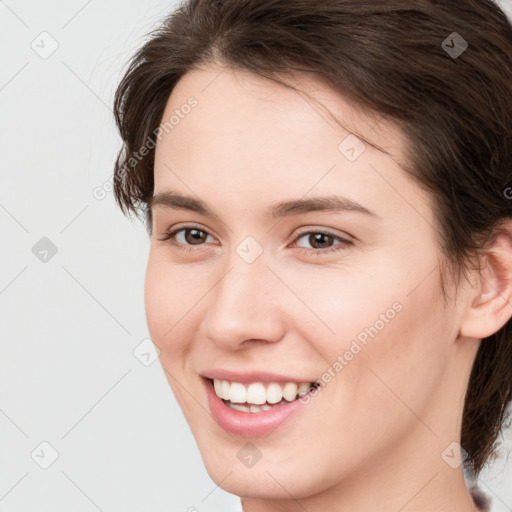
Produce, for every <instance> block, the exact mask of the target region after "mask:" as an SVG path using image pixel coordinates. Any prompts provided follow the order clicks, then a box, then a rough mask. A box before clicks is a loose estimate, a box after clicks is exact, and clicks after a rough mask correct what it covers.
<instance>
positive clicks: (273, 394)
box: [267, 382, 283, 404]
mask: <svg viewBox="0 0 512 512" xmlns="http://www.w3.org/2000/svg"><path fill="white" fill-rule="evenodd" d="M282 399H283V388H282V387H281V386H280V385H279V384H277V383H276V382H272V383H270V384H269V385H268V388H267V402H268V403H269V404H277V402H280V401H281V400H282Z"/></svg>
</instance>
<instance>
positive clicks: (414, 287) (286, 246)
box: [145, 68, 469, 499]
mask: <svg viewBox="0 0 512 512" xmlns="http://www.w3.org/2000/svg"><path fill="white" fill-rule="evenodd" d="M219 72H220V69H217V68H204V69H202V70H197V71H193V72H190V73H188V74H187V75H185V76H184V77H183V78H182V79H181V80H180V82H179V83H178V84H177V86H176V87H175V89H174V90H173V92H172V95H171V97H170V99H169V101H168V104H167V107H166V110H165V114H164V116H163V120H162V122H165V121H167V120H169V119H170V118H171V116H173V115H174V118H173V120H172V121H171V123H172V125H173V128H172V129H169V125H168V128H167V132H168V133H166V132H165V131H162V137H161V140H159V141H158V143H157V148H156V154H155V174H154V176H155V190H154V195H155V199H154V202H153V205H152V213H153V226H152V241H151V249H150V255H149V261H148V266H147V274H146V289H145V293H146V313H147V319H148V325H149V330H150V333H151V336H152V339H153V341H154V342H155V344H156V345H157V346H158V348H159V349H160V352H161V353H160V359H161V363H162V366H163V368H164V370H165V372H166V375H167V377H168V380H169V383H170V385H171V387H172V390H173V392H174V393H175V396H176V398H177V400H178V402H179V404H180V406H181V408H182V410H183V413H184V415H185V417H186V420H187V422H188V423H189V425H190V428H191V430H192V433H193V435H194V437H195V439H196V441H197V444H198V446H199V449H200V451H201V454H202V457H203V460H204V463H205V465H206V468H207V470H208V472H209V473H210V475H211V476H212V478H213V479H214V480H215V481H216V482H218V483H221V482H222V484H221V486H222V487H223V488H224V489H226V490H228V491H229V492H232V493H234V494H237V495H244V496H252V497H276V498H289V497H290V496H293V497H294V498H296V499H299V498H303V497H306V496H311V495H313V494H315V493H321V492H323V491H326V490H328V489H331V488H334V487H336V486H337V485H338V484H340V482H341V481H342V480H347V479H349V478H352V477H354V475H357V474H359V475H362V474H365V475H366V477H367V478H370V475H372V474H373V472H375V471H377V470H380V471H382V469H383V468H384V467H387V468H388V469H389V467H395V468H398V467H400V468H402V469H403V468H406V467H409V466H410V468H411V471H415V472H418V471H424V470H425V468H428V469H430V468H433V467H437V466H436V465H440V464H444V463H443V461H442V458H441V452H442V450H443V449H444V448H445V447H446V444H448V442H449V441H453V440H456V439H457V438H458V435H459V431H460V414H461V411H462V403H463V401H462V397H463V394H464V391H465V384H466V379H467V369H466V368H465V367H463V366H461V365H460V358H461V357H462V356H461V355H460V352H461V349H460V348H457V345H458V344H457V343H456V342H455V340H456V338H457V333H458V324H457V322H458V320H459V316H460V314H459V313H458V312H457V310H456V309H455V308H453V307H450V306H448V307H445V306H444V303H443V299H442V295H441V289H440V279H439V267H438V255H439V253H438V250H437V247H436V245H435V236H436V233H435V229H434V227H433V226H434V218H433V213H432V206H431V204H430V202H429V199H428V197H427V196H426V194H425V193H424V192H422V191H421V190H420V189H419V187H418V186H417V185H416V184H414V183H413V182H412V181H411V180H410V179H409V178H408V177H407V175H406V174H405V172H404V171H403V170H402V169H401V167H400V166H399V165H398V163H397V161H400V158H403V151H404V139H403V137H401V135H400V133H399V132H398V130H397V129H395V128H393V127H392V126H390V125H388V124H387V123H385V122H380V123H378V124H377V119H374V118H371V117H370V116H364V115H363V114H361V113H360V112H358V111H356V110H355V109H352V108H351V105H350V103H349V102H347V101H345V100H343V99H342V98H340V97H339V96H337V95H336V94H335V93H334V92H332V91H330V90H329V89H327V88H326V87H325V86H322V84H321V83H320V82H317V81H315V80H313V79H312V78H308V79H306V78H302V79H301V83H300V84H298V83H296V85H298V87H299V89H301V90H303V91H307V92H308V93H309V94H310V95H311V97H313V98H315V99H317V100H319V101H321V102H322V103H323V104H324V105H326V106H328V107H329V108H330V109H331V111H332V112H334V113H335V114H336V116H337V117H338V119H340V120H342V121H343V122H344V123H346V125H348V126H349V128H353V130H354V131H358V133H359V134H361V135H362V136H365V137H367V138H368V139H369V140H370V141H372V143H373V144H375V145H378V146H380V147H381V148H383V149H385V150H386V152H387V153H389V155H388V154H385V153H384V152H382V151H379V150H377V149H376V148H375V147H373V146H372V145H370V144H368V143H365V144H364V146H363V145H362V144H361V142H360V140H359V139H357V138H355V137H354V136H353V135H350V132H349V131H347V130H345V129H344V128H342V127H340V126H339V125H338V124H336V122H335V121H334V120H333V118H331V117H330V116H329V114H328V113H327V111H326V110H324V109H322V108H321V107H320V106H319V105H318V104H317V103H316V102H314V101H312V100H311V99H308V97H307V96H306V95H304V94H298V93H297V92H295V91H293V90H292V89H288V88H285V87H283V86H281V85H278V84H276V83H274V82H271V81H268V80H266V79H263V78H261V77H257V76H255V75H252V74H248V73H244V72H240V71H239V72H236V73H235V72H233V71H232V70H229V69H224V70H223V71H222V72H220V74H219ZM192 96H193V97H194V99H193V100H190V97H192ZM187 105H189V106H187ZM190 105H193V106H192V107H190ZM179 196H183V197H186V198H188V200H186V201H185V200H183V199H180V198H179ZM320 198H329V200H327V199H320ZM173 232H174V233H175V234H174V236H172V237H171V238H170V239H168V240H166V241H165V240H163V239H164V238H165V237H166V233H173ZM467 360H469V359H467ZM457 365H459V366H457ZM214 378H215V379H217V380H218V381H219V383H218V384H217V388H218V392H219V394H221V396H224V397H228V396H230V397H231V399H232V400H233V401H234V402H236V403H239V404H242V403H245V402H251V403H253V406H252V407H250V404H249V403H247V405H245V406H244V405H240V406H236V405H235V407H237V409H238V410H235V409H233V408H231V407H230V406H228V405H226V400H223V399H221V398H219V397H217V395H216V394H215V391H214V389H213V385H212V379H214ZM220 381H227V382H224V383H221V382H220ZM313 382H318V383H319V384H320V388H318V389H317V390H316V392H315V391H314V392H313V393H312V394H310V395H306V396H304V397H302V398H301V399H300V400H297V399H296V400H293V397H294V396H296V393H297V390H298V391H300V390H301V389H302V387H298V388H297V386H295V384H297V385H299V386H300V385H301V384H302V386H303V387H308V388H309V386H308V383H313ZM233 383H235V384H233ZM257 383H260V384H257ZM271 383H274V384H271ZM286 383H288V384H286ZM251 384H255V385H252V386H251ZM276 384H277V385H276ZM285 384H286V385H285ZM223 393H225V395H224V394H223ZM283 393H284V395H285V397H284V398H283V397H282V395H283ZM313 395H314V396H313ZM278 400H281V401H280V402H278V403H277V405H273V406H270V405H268V404H267V406H264V407H263V409H262V408H261V406H260V407H258V404H261V403H262V401H266V402H275V401H278ZM251 409H252V410H253V411H255V412H250V410H251ZM245 411H249V412H245ZM447 440H448V441H447ZM444 465H446V464H444ZM380 475H381V477H382V473H380Z"/></svg>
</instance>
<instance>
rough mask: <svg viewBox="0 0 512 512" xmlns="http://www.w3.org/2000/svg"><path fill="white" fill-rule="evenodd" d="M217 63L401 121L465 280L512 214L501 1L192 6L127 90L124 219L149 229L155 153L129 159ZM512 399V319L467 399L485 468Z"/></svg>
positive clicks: (173, 19)
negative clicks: (296, 81) (187, 77)
mask: <svg viewBox="0 0 512 512" xmlns="http://www.w3.org/2000/svg"><path fill="white" fill-rule="evenodd" d="M466 46H467V48H466ZM464 50H465V51H464ZM213 62H222V63H224V64H226V65H227V66H231V67H232V68H238V69H242V70H247V71H250V72H254V73H256V74H259V75H261V76H263V77H266V78H269V79H272V80H275V81H277V82H279V83H282V84H283V85H285V86H288V85H287V84H286V82H284V81H283V80H281V78H282V77H286V74H287V73H296V72H304V73H315V74H317V75H318V76H321V77H322V78H324V79H325V80H326V82H327V83H328V84H329V85H330V86H331V87H332V88H333V89H334V90H335V91H337V92H339V93H340V94H341V95H343V96H345V97H346V98H348V99H350V100H351V101H352V102H354V103H355V104H356V105H358V106H359V107H360V108H362V109H365V110H367V111H369V112H373V113H375V114H377V115H378V116H380V117H383V118H385V119H388V120H390V121H392V122H394V123H395V124H396V126H398V127H399V128H400V129H401V130H402V132H403V133H404V134H405V136H406V139H407V142H408V148H407V151H406V153H407V154H406V157H407V162H408V165H406V166H405V170H406V172H407V173H408V174H409V175H410V176H411V177H412V178H413V179H414V180H416V182H417V183H418V184H419V185H420V186H421V187H422V188H424V189H425V190H427V191H428V192H429V193H430V194H431V196H432V198H433V199H434V204H435V212H434V213H435V215H436V228H437V231H438V238H439V239H438V242H439V246H440V249H441V252H442V254H443V255H444V256H445V257H446V260H447V261H449V262H450V263H451V264H452V267H453V269H455V270H456V271H457V275H459V276H460V273H461V271H463V272H464V273H465V271H466V270H467V268H468V266H467V265H468V262H469V261H470V259H471V256H474V255H478V253H479V251H481V250H482V248H484V247H485V245H486V244H487V243H489V242H490V241H492V239H493V237H494V236H495V235H496V234H497V232H498V229H499V227H500V222H501V221H503V219H508V218H511V217H512V194H509V195H507V193H506V192H505V191H506V190H507V188H508V186H510V185H511V184H512V183H511V181H512V26H511V24H510V22H509V20H508V19H507V17H506V15H505V14H504V13H503V11H502V10H501V9H500V8H499V7H498V6H497V5H496V4H495V3H493V2H492V1H491V0H452V1H450V2H445V1H441V0H357V1H356V0H294V1H289V0H225V1H222V0H190V1H187V2H185V3H183V4H182V5H180V6H179V8H178V9H176V10H175V11H174V12H173V13H172V14H171V15H170V16H169V17H167V18H166V19H165V21H164V22H163V23H162V24H161V26H160V27H159V28H158V29H157V30H156V31H154V32H153V33H152V34H151V37H150V38H149V40H148V41H147V42H146V43H145V44H144V45H143V46H142V47H141V48H140V50H139V51H138V52H137V53H136V55H135V56H134V57H133V59H132V61H131V63H130V65H129V68H128V69H127V71H126V74H125V75H124V77H123V79H122V81H121V83H120V85H119V87H118V89H117V92H116V97H115V105H114V107H115V111H114V113H115V119H116V123H117V126H118V128H119V131H120V134H121V137H122V140H123V147H122V149H121V151H120V152H119V155H118V158H117V161H116V164H115V175H114V182H115V183H114V192H115V197H116V200H117V202H118V204H119V206H120V207H121V209H122V210H123V212H124V213H130V212H134V213H137V214H138V213H139V212H144V213H145V215H146V221H148V222H149V224H150V223H151V217H150V210H149V209H148V207H147V206H148V202H149V200H150V198H151V196H152V195H153V186H154V181H153V179H154V178H153V165H154V149H150V150H149V152H148V153H147V155H146V156H145V157H144V158H142V159H140V160H137V161H136V162H135V161H134V162H133V165H131V167H132V168H131V169H128V162H129V159H130V158H131V155H133V154H134V153H136V152H138V151H139V149H140V148H141V147H143V146H144V144H145V143H146V141H148V140H152V136H153V138H154V133H155V130H156V129H157V127H158V126H159V124H160V122H161V118H162V115H163V112H164V109H165V106H166V103H167V100H168V98H169V96H170V94H171V92H172V90H173V88H174V86H175V84H176V83H177V81H178V80H179V79H180V78H181V77H182V76H183V75H184V74H185V73H187V72H188V71H190V70H192V69H194V68H198V67H199V66H202V65H205V64H209V63H213ZM153 147H154V144H153ZM509 190H510V191H512V188H511V189H509ZM511 400H512V323H511V321H509V322H507V324H506V325H505V326H504V327H503V328H502V329H500V330H499V331H498V332H497V333H496V334H494V335H492V336H490V337H488V338H486V339H485V340H484V341H483V342H482V344H481V346H480V349H479V351H478V353H477V356H476V359H475V362H474V365H473V368H472V373H471V377H470V381H469V385H468V389H467V393H466V398H465V405H464V412H463V422H462V439H461V444H462V446H463V447H464V449H465V450H466V451H467V452H468V456H469V457H468V460H467V464H468V467H469V468H470V469H471V470H472V471H473V472H474V473H476V474H478V473H479V472H480V470H481V469H482V467H483V466H484V464H485V462H486V461H487V460H488V459H489V458H490V457H491V455H493V453H494V452H495V449H496V441H497V438H498V436H499V433H500V431H501V428H502V427H503V424H504V421H505V413H506V408H507V406H508V404H509V403H510V402H511Z"/></svg>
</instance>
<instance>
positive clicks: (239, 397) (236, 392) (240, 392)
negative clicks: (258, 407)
mask: <svg viewBox="0 0 512 512" xmlns="http://www.w3.org/2000/svg"><path fill="white" fill-rule="evenodd" d="M229 401H230V402H234V403H239V404H243V403H244V402H247V388H246V387H245V386H244V385H243V384H240V383H239V382H232V383H231V387H230V388H229Z"/></svg>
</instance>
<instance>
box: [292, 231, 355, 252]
mask: <svg viewBox="0 0 512 512" xmlns="http://www.w3.org/2000/svg"><path fill="white" fill-rule="evenodd" d="M296 240H297V242H295V245H296V247H297V248H298V249H300V250H301V251H304V252H306V253H308V252H309V253H313V254H318V255H321V254H328V253H331V252H334V251H338V250H343V249H346V248H347V247H349V246H350V245H352V242H351V241H350V240H346V239H344V238H342V237H340V236H338V235H334V234H331V233H328V232H323V231H308V232H304V233H302V234H300V235H299V236H298V237H297V239H296ZM308 245H309V247H308Z"/></svg>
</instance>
